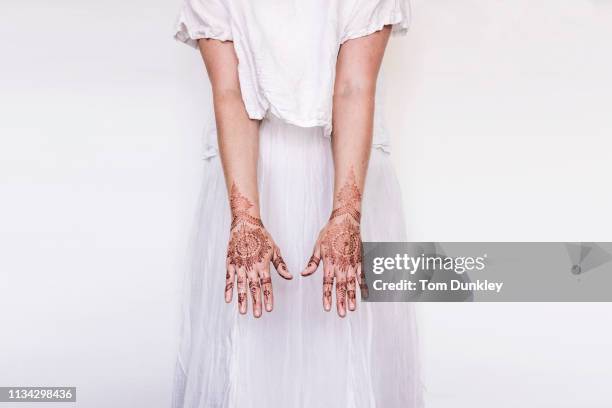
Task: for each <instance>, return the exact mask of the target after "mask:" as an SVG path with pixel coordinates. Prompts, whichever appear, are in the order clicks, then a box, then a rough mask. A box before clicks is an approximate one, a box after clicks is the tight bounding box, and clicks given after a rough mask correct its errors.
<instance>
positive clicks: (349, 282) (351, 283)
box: [346, 268, 357, 312]
mask: <svg viewBox="0 0 612 408" xmlns="http://www.w3.org/2000/svg"><path fill="white" fill-rule="evenodd" d="M356 290H357V276H356V273H355V268H349V270H348V274H347V276H346V303H347V304H348V309H349V310H350V311H351V312H353V311H355V309H356V308H357V299H356V298H355V294H356V293H357V292H356Z"/></svg>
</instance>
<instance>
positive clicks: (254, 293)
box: [249, 280, 261, 302]
mask: <svg viewBox="0 0 612 408" xmlns="http://www.w3.org/2000/svg"><path fill="white" fill-rule="evenodd" d="M260 287H261V286H260V284H259V282H257V281H252V280H249V289H250V290H251V296H252V297H253V302H257V300H258V299H257V290H258V289H259V288H260Z"/></svg>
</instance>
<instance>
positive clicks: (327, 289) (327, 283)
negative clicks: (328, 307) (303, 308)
mask: <svg viewBox="0 0 612 408" xmlns="http://www.w3.org/2000/svg"><path fill="white" fill-rule="evenodd" d="M333 286H334V278H333V277H323V296H324V297H325V298H327V299H329V300H330V302H331V296H332V287H333Z"/></svg>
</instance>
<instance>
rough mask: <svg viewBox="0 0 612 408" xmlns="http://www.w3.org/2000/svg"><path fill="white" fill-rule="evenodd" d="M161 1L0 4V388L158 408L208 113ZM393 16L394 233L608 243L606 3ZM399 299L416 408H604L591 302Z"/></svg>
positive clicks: (599, 335) (611, 7) (601, 329)
mask: <svg viewBox="0 0 612 408" xmlns="http://www.w3.org/2000/svg"><path fill="white" fill-rule="evenodd" d="M177 9H178V3H177V2H176V1H174V0H148V1H144V0H132V1H129V2H126V1H118V0H107V1H100V2H85V1H76V0H61V1H59V2H48V1H47V2H43V1H41V0H31V1H28V2H21V1H16V0H11V1H4V2H3V3H2V5H1V6H0V61H1V63H0V74H1V75H0V138H1V139H0V327H1V332H0V333H1V335H0V386H17V385H75V386H77V387H78V388H79V398H78V399H79V402H78V406H80V407H85V408H94V407H104V408H107V407H114V408H122V407H126V408H127V407H148V408H157V407H167V406H168V405H169V401H170V393H171V385H172V384H171V381H172V375H173V368H174V367H173V362H174V353H175V351H176V346H177V337H176V336H177V333H178V321H177V318H178V305H179V297H180V290H179V289H180V283H181V278H182V270H183V267H184V264H185V262H186V259H185V258H186V252H187V243H188V238H189V233H190V229H191V221H192V215H193V214H194V211H195V204H196V199H197V195H198V193H199V191H198V190H199V184H200V181H201V178H202V174H201V167H200V166H201V159H200V157H201V155H200V153H201V145H200V135H201V131H202V128H203V126H204V123H203V118H204V112H205V111H206V104H207V103H209V102H208V100H209V99H208V98H209V95H208V92H209V90H208V85H207V80H206V77H205V74H204V71H203V67H202V63H201V61H200V60H199V56H198V54H197V53H196V52H194V51H192V50H190V49H188V48H187V47H184V46H180V45H178V44H176V43H174V42H173V41H172V40H171V35H172V24H173V18H174V16H175V15H176V13H177ZM413 23H414V24H413V27H412V30H411V32H410V34H409V36H408V37H405V38H399V39H394V40H393V41H392V43H391V44H390V47H389V50H388V53H387V58H386V61H385V71H386V83H387V87H388V91H387V96H386V107H387V117H388V119H389V128H390V129H391V130H392V134H393V143H394V152H393V155H394V156H393V158H394V161H395V163H396V166H397V169H398V173H399V177H400V181H401V183H402V189H403V192H404V198H405V209H406V215H407V217H408V220H409V237H410V239H411V240H415V241H581V240H583V241H605V240H610V238H611V236H610V233H611V231H612V217H610V210H609V209H610V208H612V195H611V193H610V187H609V184H610V181H609V179H610V174H612V161H611V160H610V158H611V148H612V141H611V140H610V137H611V135H612V116H611V115H610V113H611V111H612V109H611V108H612V78H611V74H610V73H611V72H612V49H611V48H612V46H611V45H610V44H611V42H610V40H611V39H612V3H611V2H609V1H606V0H590V1H589V0H535V1H534V0H514V1H493V0H458V1H450V0H425V1H421V2H418V3H417V4H416V5H415V8H414V19H413ZM585 279H588V276H585ZM419 309H420V323H421V334H422V338H421V341H422V347H423V353H422V359H423V365H424V367H425V370H426V373H425V374H426V375H425V382H426V386H427V394H426V400H427V403H428V406H429V407H435V408H438V407H439V408H442V407H444V408H446V407H475V408H480V407H482V408H490V407H492V406H494V407H555V408H560V407H581V408H591V407H602V408H603V407H610V406H612V396H611V394H610V393H609V389H608V387H609V384H610V380H611V379H612V373H611V371H610V366H612V354H611V352H610V345H612V330H611V329H610V328H609V320H610V313H611V312H612V307H611V306H610V305H609V304H518V303H515V304H427V305H419ZM0 405H1V404H0ZM20 406H22V407H23V408H26V407H27V406H28V404H23V405H20ZM55 406H58V407H59V406H61V404H58V405H55Z"/></svg>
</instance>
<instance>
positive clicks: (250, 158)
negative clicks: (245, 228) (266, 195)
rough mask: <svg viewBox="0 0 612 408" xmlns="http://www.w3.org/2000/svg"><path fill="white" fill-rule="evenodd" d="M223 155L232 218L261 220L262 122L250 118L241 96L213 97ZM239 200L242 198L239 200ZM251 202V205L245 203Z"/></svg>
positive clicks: (220, 148) (220, 151)
mask: <svg viewBox="0 0 612 408" xmlns="http://www.w3.org/2000/svg"><path fill="white" fill-rule="evenodd" d="M213 99H214V104H215V116H216V121H217V133H218V143H219V153H220V156H221V162H222V164H223V172H224V174H225V181H226V184H227V189H228V197H229V198H230V208H231V211H232V218H233V219H235V218H236V217H239V216H240V214H242V215H249V216H251V217H256V218H259V195H258V191H257V160H258V155H259V135H258V132H259V122H258V121H255V120H251V119H249V118H248V115H247V113H246V110H245V108H244V103H243V102H242V98H241V97H240V95H239V94H238V95H232V94H229V95H228V94H225V95H213ZM239 197H242V199H240V200H238V198H239ZM245 200H248V203H247V202H246V201H245Z"/></svg>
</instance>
